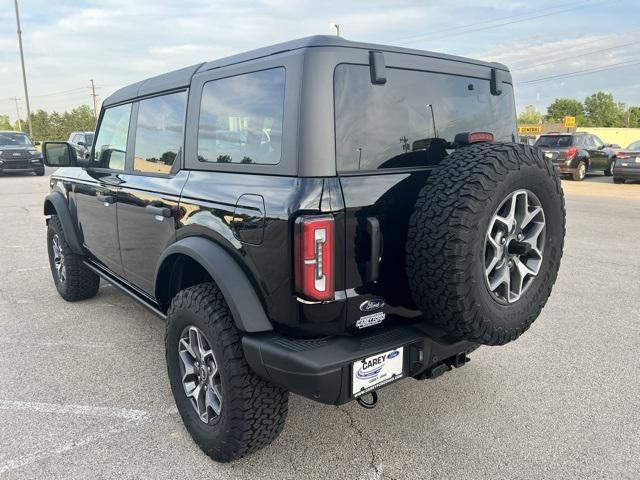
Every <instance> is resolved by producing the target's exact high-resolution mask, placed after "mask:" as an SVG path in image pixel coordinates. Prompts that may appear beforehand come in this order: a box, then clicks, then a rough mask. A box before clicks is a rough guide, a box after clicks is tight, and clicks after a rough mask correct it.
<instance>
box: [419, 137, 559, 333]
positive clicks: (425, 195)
mask: <svg viewBox="0 0 640 480" xmlns="http://www.w3.org/2000/svg"><path fill="white" fill-rule="evenodd" d="M564 225H565V211H564V198H563V194H562V189H561V186H560V180H559V179H558V177H557V176H556V174H555V172H554V169H553V166H552V164H551V163H550V162H549V161H548V160H546V159H545V158H544V157H543V155H542V154H541V153H540V152H539V151H538V150H537V149H534V148H531V147H529V146H526V145H516V144H477V145H472V146H469V147H465V148H461V149H458V150H456V151H455V152H454V153H452V154H451V155H449V156H448V157H447V158H446V159H445V160H444V161H443V163H442V164H441V166H440V167H439V168H438V169H437V170H435V171H434V172H433V173H432V175H431V176H430V177H429V180H428V181H427V184H426V185H425V186H424V187H423V189H422V190H421V192H420V194H419V197H418V200H417V202H416V206H415V211H414V213H413V215H412V216H411V220H410V226H409V231H408V238H409V241H408V242H407V274H408V278H409V283H410V287H411V293H412V295H413V299H414V301H415V303H416V305H417V306H418V307H419V308H420V310H422V312H423V313H424V314H425V316H426V317H427V318H428V319H429V320H431V321H432V322H434V323H436V324H438V325H440V326H441V327H443V328H444V329H446V330H447V331H449V332H450V333H452V334H454V335H455V336H458V337H460V338H465V339H467V340H470V341H473V342H477V343H482V344H487V345H499V344H504V343H507V342H510V341H512V340H515V339H516V338H518V336H520V335H521V334H522V333H523V332H524V331H526V330H527V329H528V328H529V326H530V325H531V323H532V322H533V321H534V320H535V319H536V318H537V317H538V315H539V313H540V311H541V310H542V308H543V306H544V305H545V303H546V301H547V299H548V297H549V295H550V293H551V288H552V286H553V283H554V282H555V279H556V276H557V273H558V268H559V266H560V258H561V256H562V248H563V241H564Z"/></svg>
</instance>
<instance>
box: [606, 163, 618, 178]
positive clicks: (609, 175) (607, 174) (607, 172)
mask: <svg viewBox="0 0 640 480" xmlns="http://www.w3.org/2000/svg"><path fill="white" fill-rule="evenodd" d="M615 165H616V161H615V160H611V162H610V163H609V166H608V167H607V169H606V170H605V171H604V174H605V175H606V176H607V177H612V176H613V167H614V166H615Z"/></svg>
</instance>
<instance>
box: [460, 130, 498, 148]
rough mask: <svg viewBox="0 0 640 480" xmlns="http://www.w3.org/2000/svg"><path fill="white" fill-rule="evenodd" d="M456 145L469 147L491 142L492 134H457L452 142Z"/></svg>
mask: <svg viewBox="0 0 640 480" xmlns="http://www.w3.org/2000/svg"><path fill="white" fill-rule="evenodd" d="M453 141H454V143H457V144H458V145H470V144H472V143H478V142H493V133H489V132H471V133H458V134H457V135H456V136H455V139H454V140H453Z"/></svg>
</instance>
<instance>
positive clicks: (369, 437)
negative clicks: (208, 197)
mask: <svg viewBox="0 0 640 480" xmlns="http://www.w3.org/2000/svg"><path fill="white" fill-rule="evenodd" d="M48 173H50V172H48ZM563 186H564V187H565V192H566V197H567V212H568V224H567V240H566V247H565V253H564V259H563V263H562V267H561V270H560V276H559V279H558V282H557V284H556V288H555V290H554V293H553V294H552V297H551V300H550V301H549V303H548V305H547V307H546V308H545V309H544V311H543V314H542V316H541V317H540V318H539V319H538V320H537V322H536V323H535V324H534V326H533V328H532V330H531V331H530V332H528V333H527V334H526V335H525V336H523V337H522V338H521V339H520V340H519V341H517V342H515V343H513V344H510V345H507V346H505V347H494V348H488V347H485V348H481V349H480V350H478V351H477V352H475V353H474V354H473V356H472V362H471V363H470V364H469V365H467V366H465V367H464V368H462V369H459V370H456V371H454V372H452V373H449V374H447V375H445V376H443V377H440V378H439V379H437V380H433V381H425V382H416V381H414V380H406V381H403V382H400V383H397V384H395V385H392V386H390V387H388V388H386V389H384V390H383V391H382V392H381V394H380V403H379V406H378V407H377V408H376V409H374V410H364V409H362V408H360V407H359V406H358V405H357V404H355V403H352V404H349V405H346V406H343V407H339V408H338V407H333V406H324V405H319V404H316V403H314V402H312V401H309V400H306V399H303V398H301V397H297V396H292V397H291V400H290V407H289V419H288V422H287V425H286V427H285V430H284V433H283V434H282V435H281V437H280V438H279V439H278V440H277V441H276V442H275V443H274V444H273V445H271V446H270V447H268V448H266V449H264V450H262V451H261V452H259V453H257V454H255V455H253V456H251V457H249V458H246V459H243V460H241V461H239V462H236V463H233V464H230V465H220V464H216V463H214V462H212V461H211V460H209V458H208V457H206V456H205V455H204V454H202V453H201V452H200V450H199V449H198V448H197V447H196V445H195V444H194V443H193V442H192V441H191V439H190V438H189V436H188V434H187V432H186V430H185V429H184V428H183V426H182V423H181V420H180V418H179V416H178V414H177V411H176V409H175V407H174V403H173V398H172V396H171V391H170V388H169V384H168V381H167V377H166V373H165V362H164V346H163V334H164V324H163V323H162V321H160V320H159V319H157V318H156V317H155V316H153V315H152V314H151V313H149V312H147V311H146V310H145V309H143V308H142V307H140V306H138V305H137V304H136V303H134V301H133V300H130V299H129V298H128V297H126V296H125V295H123V294H121V293H120V292H119V291H117V290H116V289H114V288H113V287H111V286H109V285H107V284H104V282H103V284H102V287H101V289H100V293H99V294H98V296H97V297H96V298H94V299H92V300H89V301H84V302H80V303H75V304H71V303H66V302H64V301H63V300H62V299H61V298H60V297H59V296H58V294H57V293H56V290H55V288H54V286H53V283H52V281H51V275H50V272H49V267H48V261H47V255H46V248H45V247H46V246H45V228H44V220H43V216H42V200H43V197H44V195H45V194H46V192H47V191H48V177H46V176H45V177H31V176H0V219H1V220H2V226H1V227H0V477H2V478H12V479H14V478H15V479H18V478H20V479H33V478H82V479H85V478H157V479H161V478H167V479H168V478H198V477H199V478H209V479H232V478H233V479H235V478H237V479H258V478H265V479H266V478H269V479H283V478H292V479H293V478H295V479H300V478H322V479H323V480H328V479H332V478H350V479H351V478H352V479H377V478H394V479H401V478H415V479H418V478H419V479H424V478H438V479H440V478H447V479H454V478H460V479H470V478H490V479H515V478H517V479H529V478H530V479H536V480H539V479H546V478H553V479H557V478H580V479H592V478H593V479H596V478H597V479H602V478H612V479H613V478H615V479H622V478H629V479H631V478H638V472H640V354H639V352H638V350H640V255H639V252H640V246H639V243H638V242H639V241H640V183H636V184H626V185H613V184H612V182H611V179H610V178H605V177H599V176H598V177H591V178H588V179H587V181H585V182H583V183H579V184H578V183H572V182H563Z"/></svg>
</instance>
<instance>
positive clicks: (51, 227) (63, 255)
mask: <svg viewBox="0 0 640 480" xmlns="http://www.w3.org/2000/svg"><path fill="white" fill-rule="evenodd" d="M47 250H48V253H49V266H50V267H51V275H52V276H53V282H54V283H55V285H56V289H57V290H58V293H59V294H60V296H61V297H62V298H64V299H65V300H67V301H69V302H75V301H77V300H85V299H87V298H91V297H94V296H95V295H96V294H97V293H98V288H99V287H100V277H99V276H98V275H96V274H95V273H93V272H92V271H91V270H89V269H88V268H87V267H86V266H85V265H84V263H83V260H84V258H83V257H82V255H77V254H75V253H73V251H72V250H71V247H70V246H69V244H68V243H67V239H66V238H65V236H64V231H63V230H62V224H61V223H60V219H59V218H58V217H57V215H52V216H51V218H50V219H49V223H48V226H47Z"/></svg>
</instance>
